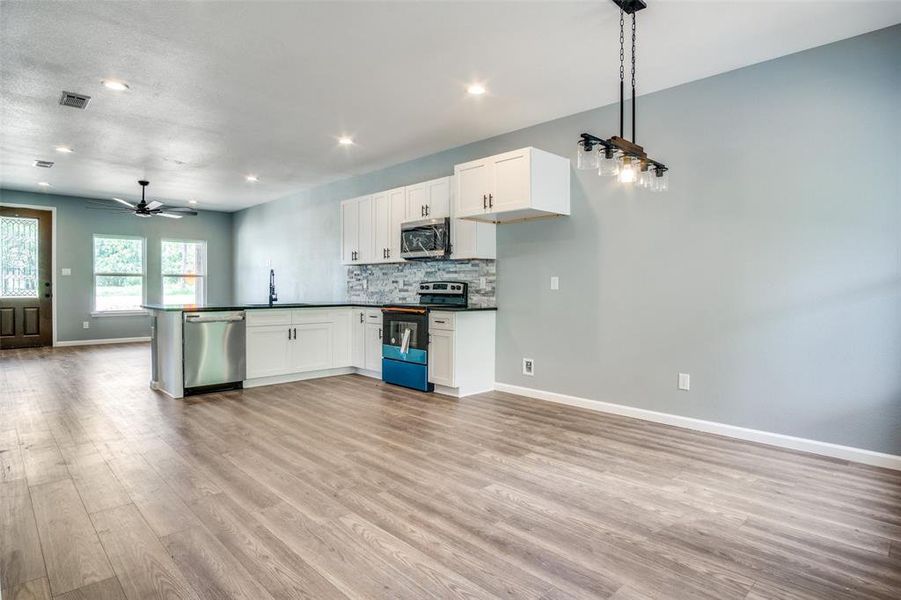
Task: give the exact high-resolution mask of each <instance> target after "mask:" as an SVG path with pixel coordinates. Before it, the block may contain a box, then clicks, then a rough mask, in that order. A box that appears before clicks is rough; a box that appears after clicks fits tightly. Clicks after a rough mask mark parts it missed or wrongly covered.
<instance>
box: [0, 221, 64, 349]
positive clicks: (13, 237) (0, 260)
mask: <svg viewBox="0 0 901 600" xmlns="http://www.w3.org/2000/svg"><path fill="white" fill-rule="evenodd" d="M50 232H51V213H50V211H46V210H32V209H27V208H13V207H8V206H4V207H0V348H2V349H7V348H27V347H32V346H50V345H52V344H53V311H52V308H51V306H52V305H51V302H52V299H51V298H52V294H53V281H52V277H53V271H52V267H51V262H50V257H51V255H52V248H51V247H50V244H51V233H50Z"/></svg>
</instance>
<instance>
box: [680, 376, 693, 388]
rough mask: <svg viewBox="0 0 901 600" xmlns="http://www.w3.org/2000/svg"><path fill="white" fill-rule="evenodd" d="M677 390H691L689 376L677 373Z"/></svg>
mask: <svg viewBox="0 0 901 600" xmlns="http://www.w3.org/2000/svg"><path fill="white" fill-rule="evenodd" d="M679 389H680V390H685V391H686V392H687V391H688V390H689V389H691V375H689V374H688V373H679Z"/></svg>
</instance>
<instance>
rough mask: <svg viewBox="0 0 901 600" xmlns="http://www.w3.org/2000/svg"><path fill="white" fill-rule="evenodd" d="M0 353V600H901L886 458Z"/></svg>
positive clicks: (495, 402) (622, 422)
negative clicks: (184, 393) (203, 387)
mask: <svg viewBox="0 0 901 600" xmlns="http://www.w3.org/2000/svg"><path fill="white" fill-rule="evenodd" d="M148 363H149V349H148V348H147V346H146V345H141V344H139V345H122V346H97V347H82V348H62V349H56V350H49V349H44V350H22V351H15V350H12V351H10V350H7V351H3V352H2V353H0V584H2V589H3V598H4V599H5V600H22V599H25V598H27V599H47V598H51V597H52V598H61V599H65V600H75V599H84V600H105V599H121V598H129V599H138V598H141V599H145V598H195V599H198V598H199V599H224V598H236V599H247V600H271V599H284V600H288V599H295V598H310V599H316V600H326V599H330V598H345V597H347V598H359V599H366V600H369V599H376V598H386V599H387V598H390V599H397V598H416V599H424V598H464V597H465V598H527V599H535V600H538V599H545V600H551V599H563V598H567V599H569V598H611V599H615V600H643V599H647V598H655V599H658V598H680V599H682V598H687V599H715V600H728V599H746V600H764V599H773V598H785V599H793V600H814V599H815V600H823V599H832V598H836V599H852V598H854V599H857V598H881V599H886V600H889V599H891V600H897V599H898V598H901V473H897V472H891V471H886V470H880V469H875V468H870V467H865V466H861V465H857V464H849V463H845V462H842V461H837V460H830V459H824V458H818V457H814V456H809V455H804V454H799V453H793V452H787V451H782V450H778V449H774V448H769V447H765V446H759V445H754V444H750V443H744V442H740V441H735V440H730V439H724V438H719V437H716V436H711V435H706V434H701V433H695V432H690V431H685V430H680V429H675V428H671V427H666V426H661V425H655V424H650V423H646V422H642V421H636V420H631V419H627V418H621V417H615V416H609V415H604V414H598V413H593V412H588V411H583V410H579V409H575V408H570V407H565V406H558V405H554V404H548V403H542V402H539V401H535V400H529V399H526V398H522V397H518V396H514V395H510V394H503V393H491V394H484V395H481V396H477V397H471V398H466V399H463V400H453V399H450V398H446V397H443V396H439V395H427V394H420V393H417V392H412V391H407V390H404V389H401V388H398V387H393V386H386V385H384V384H382V383H381V382H378V381H374V380H371V379H366V378H363V377H358V376H344V377H337V378H331V379H320V380H316V381H306V382H299V383H292V384H285V385H279V386H271V387H265V388H256V389H253V390H245V391H243V392H240V391H239V392H228V393H222V394H214V395H208V396H201V397H196V398H193V399H189V400H172V399H170V398H168V397H166V396H163V395H161V394H157V393H154V392H152V391H150V390H149V389H148V386H147V382H148V378H149V373H148V371H149V369H148Z"/></svg>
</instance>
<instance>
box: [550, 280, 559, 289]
mask: <svg viewBox="0 0 901 600" xmlns="http://www.w3.org/2000/svg"><path fill="white" fill-rule="evenodd" d="M551 289H552V290H559V289H560V278H559V277H551Z"/></svg>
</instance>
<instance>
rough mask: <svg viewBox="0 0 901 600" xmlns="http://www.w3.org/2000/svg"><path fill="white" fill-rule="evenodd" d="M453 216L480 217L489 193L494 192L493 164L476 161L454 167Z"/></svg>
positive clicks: (485, 161)
mask: <svg viewBox="0 0 901 600" xmlns="http://www.w3.org/2000/svg"><path fill="white" fill-rule="evenodd" d="M454 179H455V180H456V185H455V189H454V207H455V209H456V210H455V211H454V216H455V217H466V216H470V215H480V214H482V213H484V212H486V211H487V209H486V208H485V206H486V201H485V198H487V196H488V194H489V193H492V191H493V190H494V163H493V162H490V161H489V160H478V161H473V162H469V163H464V164H462V165H457V166H456V167H454Z"/></svg>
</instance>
